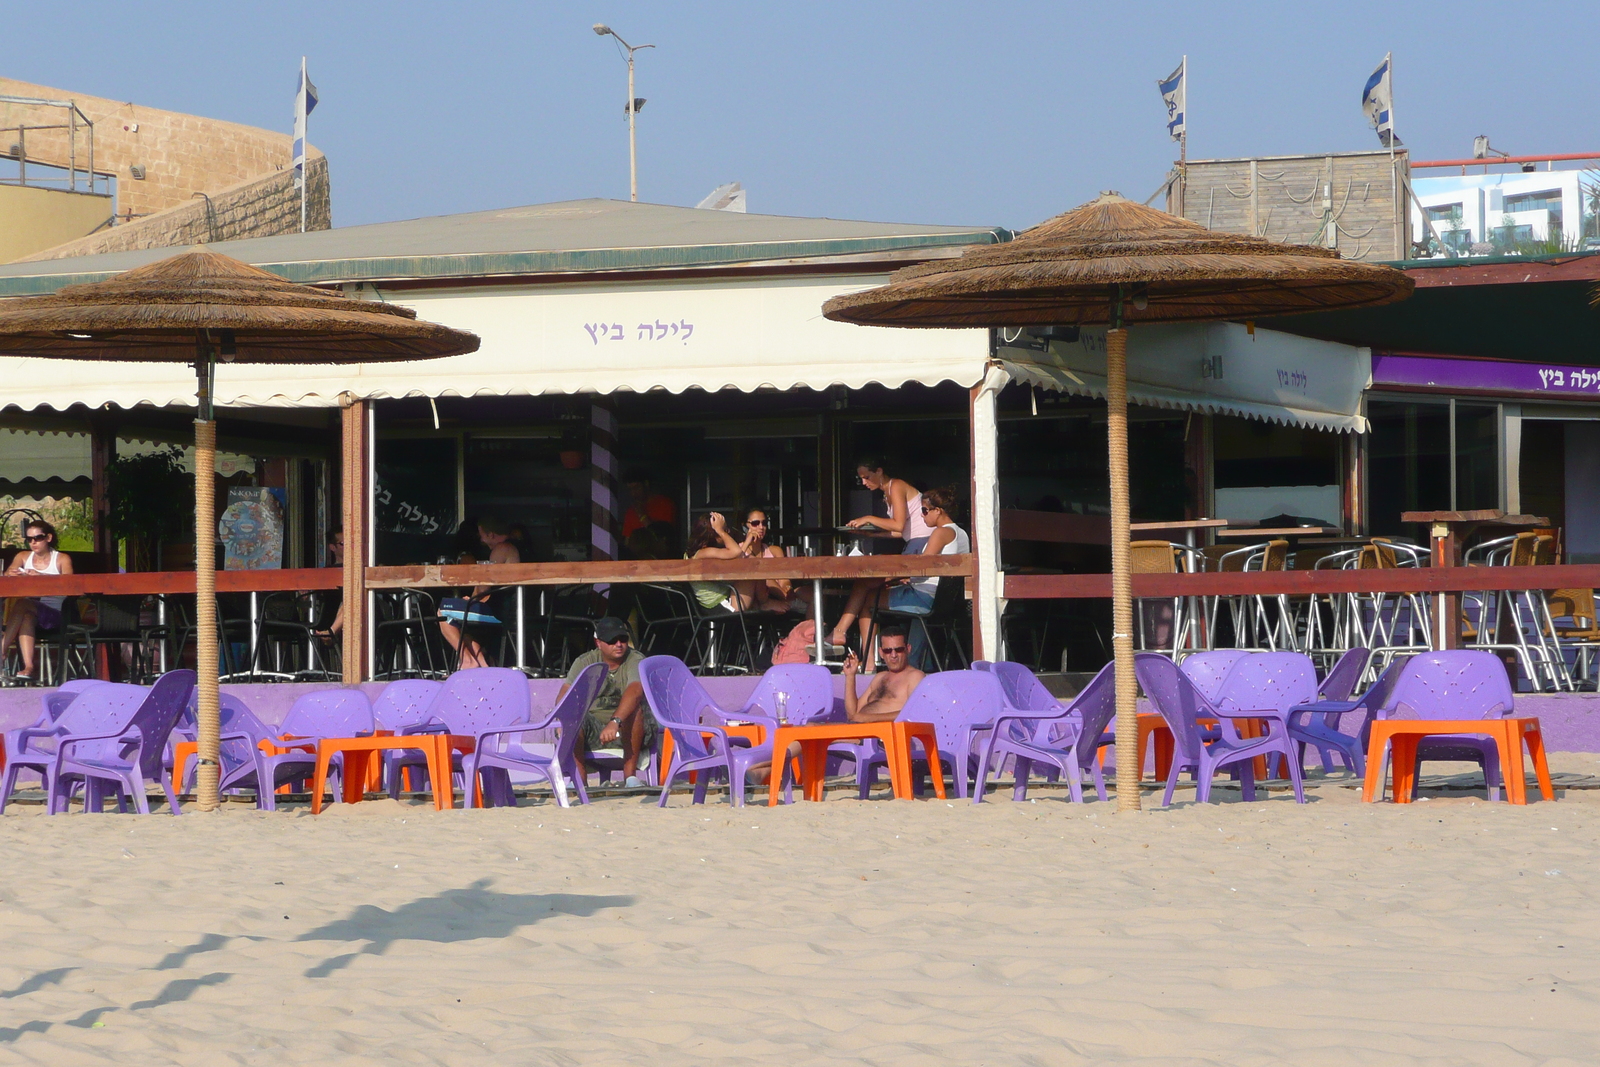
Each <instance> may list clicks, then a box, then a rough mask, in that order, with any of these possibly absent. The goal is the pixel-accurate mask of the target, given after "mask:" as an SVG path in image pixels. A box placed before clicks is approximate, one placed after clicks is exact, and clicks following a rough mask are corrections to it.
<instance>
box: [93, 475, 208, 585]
mask: <svg viewBox="0 0 1600 1067" xmlns="http://www.w3.org/2000/svg"><path fill="white" fill-rule="evenodd" d="M106 489H107V497H108V505H109V506H108V508H107V511H106V523H107V525H108V526H109V528H110V530H111V534H112V536H113V537H117V538H119V539H122V540H126V541H129V542H130V543H137V544H138V545H139V546H140V548H141V549H142V550H143V552H144V553H150V552H153V550H154V548H155V545H156V544H157V543H158V542H160V541H162V540H164V539H166V538H170V537H177V536H180V535H182V536H192V534H193V530H194V478H193V476H191V475H190V474H189V472H188V471H187V470H186V469H185V468H184V465H183V449H181V448H179V447H177V446H176V445H172V446H169V447H167V448H164V449H159V450H157V451H155V452H146V453H143V454H140V455H134V456H118V457H117V458H116V459H113V460H112V461H111V462H110V463H108V464H106ZM133 555H135V553H133V552H132V551H130V553H129V556H130V559H129V569H130V570H132V569H136V568H134V566H133V563H134V560H133V559H132V558H131V557H132V556H133Z"/></svg>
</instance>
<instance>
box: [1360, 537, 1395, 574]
mask: <svg viewBox="0 0 1600 1067" xmlns="http://www.w3.org/2000/svg"><path fill="white" fill-rule="evenodd" d="M1396 566H1398V561H1397V560H1396V559H1395V554H1394V548H1393V547H1391V546H1390V545H1388V544H1386V543H1385V542H1384V541H1382V540H1381V539H1379V538H1373V540H1372V542H1371V543H1370V544H1367V545H1365V546H1363V547H1362V549H1361V564H1360V569H1361V570H1364V571H1386V570H1392V569H1394V568H1395V567H1396Z"/></svg>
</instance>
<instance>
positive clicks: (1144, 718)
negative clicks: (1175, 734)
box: [1100, 712, 1267, 782]
mask: <svg viewBox="0 0 1600 1067" xmlns="http://www.w3.org/2000/svg"><path fill="white" fill-rule="evenodd" d="M1198 721H1199V723H1200V725H1202V726H1215V725H1216V724H1217V720H1215V719H1200V720H1198ZM1233 725H1234V726H1235V727H1236V728H1237V729H1238V731H1239V736H1240V737H1260V736H1261V720H1260V719H1234V720H1233ZM1152 738H1154V739H1155V744H1156V768H1155V769H1156V781H1158V782H1164V781H1166V780H1167V772H1169V771H1171V770H1172V756H1173V753H1174V752H1175V751H1176V749H1177V743H1176V742H1175V741H1174V740H1173V739H1172V728H1171V727H1170V726H1168V725H1167V720H1166V719H1164V718H1162V717H1161V716H1160V715H1159V714H1157V713H1155V712H1144V713H1142V714H1141V715H1140V716H1139V740H1138V749H1137V751H1138V753H1139V777H1140V778H1143V777H1144V757H1145V753H1147V752H1148V751H1150V750H1149V748H1148V747H1147V746H1148V745H1149V744H1150V741H1151V739H1152ZM1100 752H1101V758H1102V759H1103V758H1104V755H1105V749H1101V750H1100ZM1255 772H1256V778H1257V779H1258V780H1260V779H1264V778H1266V776H1267V758H1266V757H1265V756H1257V757H1256V758H1255Z"/></svg>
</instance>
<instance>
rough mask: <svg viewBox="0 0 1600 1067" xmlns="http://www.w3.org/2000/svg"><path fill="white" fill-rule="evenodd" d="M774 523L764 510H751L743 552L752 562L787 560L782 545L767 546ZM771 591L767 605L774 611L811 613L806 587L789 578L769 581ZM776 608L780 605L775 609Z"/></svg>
mask: <svg viewBox="0 0 1600 1067" xmlns="http://www.w3.org/2000/svg"><path fill="white" fill-rule="evenodd" d="M771 532H772V524H771V522H770V521H768V519H767V513H766V511H765V510H764V509H762V508H751V509H750V510H749V511H748V512H746V513H745V517H744V541H743V542H742V543H741V544H740V545H739V548H740V550H741V551H742V552H743V553H744V554H745V556H746V558H748V559H783V558H784V557H786V556H788V554H789V553H788V551H787V550H786V549H785V548H784V547H783V546H782V545H769V544H767V535H768V534H770V533H771ZM762 584H764V585H765V586H766V590H767V606H768V607H771V608H772V610H774V611H780V610H781V611H809V610H811V609H810V607H809V605H810V599H811V598H810V597H809V596H807V595H806V590H805V589H804V588H803V587H796V586H795V585H794V583H793V582H791V581H790V580H789V579H787V578H769V579H767V581H766V582H764V583H762ZM774 605H776V606H774Z"/></svg>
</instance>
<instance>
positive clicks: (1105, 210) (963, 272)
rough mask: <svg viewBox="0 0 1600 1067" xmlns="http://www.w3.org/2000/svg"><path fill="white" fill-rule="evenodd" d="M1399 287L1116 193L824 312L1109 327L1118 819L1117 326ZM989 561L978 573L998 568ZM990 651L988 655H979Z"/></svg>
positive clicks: (1121, 402)
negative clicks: (1147, 205) (1173, 213)
mask: <svg viewBox="0 0 1600 1067" xmlns="http://www.w3.org/2000/svg"><path fill="white" fill-rule="evenodd" d="M1412 288H1413V283H1412V281H1411V279H1410V278H1407V277H1406V276H1405V275H1404V274H1402V273H1400V272H1399V271H1397V270H1393V269H1391V268H1389V267H1379V266H1374V265H1371V264H1367V263H1352V262H1349V261H1347V260H1343V259H1340V258H1339V254H1338V253H1337V252H1335V251H1333V250H1332V249H1327V248H1310V247H1306V246H1302V245H1287V244H1278V243H1275V242H1272V241H1268V240H1266V239H1264V238H1260V237H1248V236H1244V235H1240V234H1230V233H1218V232H1216V231H1213V230H1208V229H1206V228H1205V227H1204V226H1201V225H1199V224H1198V223H1195V222H1191V221H1189V220H1188V219H1182V218H1177V217H1175V216H1173V215H1169V214H1167V213H1166V212H1164V211H1157V210H1156V209H1154V208H1149V207H1145V206H1143V205H1141V204H1135V203H1133V202H1132V201H1129V200H1125V199H1123V198H1122V197H1120V196H1118V195H1116V194H1115V193H1103V194H1101V196H1100V198H1099V199H1098V200H1095V201H1092V202H1091V203H1088V204H1085V205H1083V206H1082V207H1079V208H1075V209H1074V210H1072V211H1069V212H1067V213H1066V214H1064V215H1058V216H1056V217H1055V218H1053V219H1050V220H1049V221H1047V222H1044V223H1041V224H1040V225H1038V226H1035V227H1034V228H1033V229H1031V230H1028V231H1026V232H1025V233H1022V234H1019V235H1018V236H1017V238H1016V239H1015V240H1014V241H1011V242H1009V243H1008V244H1001V245H982V246H977V247H973V248H969V249H968V250H966V251H965V252H963V253H962V254H961V256H960V257H959V258H956V259H953V260H951V259H943V260H934V261H932V262H928V263H922V264H918V265H917V266H913V267H905V268H903V269H901V270H897V271H895V272H894V274H893V275H891V276H890V279H889V283H888V284H887V285H881V286H878V287H877V288H874V289H867V290H864V291H862V292H859V293H847V294H844V295H841V296H836V297H834V298H833V299H831V300H829V301H828V302H827V303H826V304H824V305H823V308H822V310H823V314H824V315H826V316H827V317H828V318H830V319H835V320H838V321H841V322H854V323H858V324H861V325H870V326H904V327H928V328H947V329H955V328H964V327H997V326H1013V327H1015V326H1109V327H1111V329H1110V330H1109V331H1108V333H1107V337H1106V410H1107V420H1106V434H1107V442H1106V443H1107V447H1108V450H1109V456H1110V479H1111V591H1112V631H1113V632H1112V651H1113V655H1114V656H1115V659H1116V693H1117V810H1118V811H1137V810H1138V809H1139V807H1140V803H1139V773H1140V770H1141V769H1142V768H1141V767H1140V759H1139V755H1140V754H1139V752H1138V751H1137V739H1138V715H1137V710H1138V709H1137V703H1136V697H1137V685H1136V684H1135V680H1134V673H1133V581H1132V575H1131V573H1130V568H1129V560H1128V556H1129V549H1130V542H1129V519H1130V517H1129V513H1128V374H1127V331H1126V329H1125V328H1126V327H1128V326H1135V325H1138V324H1140V323H1148V322H1204V321H1209V320H1216V319H1254V318H1258V317H1266V316H1268V315H1289V314H1294V313H1296V312H1305V311H1331V310H1337V309H1342V308H1351V307H1365V306H1369V305H1373V304H1386V303H1389V302H1390V301H1393V300H1400V299H1404V298H1405V297H1407V296H1409V295H1410V294H1411V290H1412ZM997 563H998V561H988V562H986V564H985V565H986V566H988V565H992V564H997ZM986 651H987V652H989V654H991V655H998V654H999V650H997V649H990V650H986Z"/></svg>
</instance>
